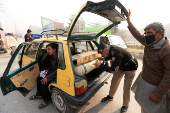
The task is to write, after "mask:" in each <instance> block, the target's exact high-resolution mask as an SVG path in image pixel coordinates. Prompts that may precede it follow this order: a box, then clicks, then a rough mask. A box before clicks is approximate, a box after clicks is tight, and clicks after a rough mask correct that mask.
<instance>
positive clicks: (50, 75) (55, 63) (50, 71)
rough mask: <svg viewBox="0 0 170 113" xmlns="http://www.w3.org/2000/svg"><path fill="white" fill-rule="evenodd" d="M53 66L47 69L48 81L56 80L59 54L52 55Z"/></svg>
mask: <svg viewBox="0 0 170 113" xmlns="http://www.w3.org/2000/svg"><path fill="white" fill-rule="evenodd" d="M50 60H51V66H50V67H49V68H48V69H47V70H48V72H47V80H48V82H50V81H52V80H54V79H55V78H56V75H57V67H58V57H57V54H56V55H54V56H52V57H51V59H50Z"/></svg>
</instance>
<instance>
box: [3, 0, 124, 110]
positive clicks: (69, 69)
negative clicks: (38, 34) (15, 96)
mask: <svg viewBox="0 0 170 113" xmlns="http://www.w3.org/2000/svg"><path fill="white" fill-rule="evenodd" d="M126 14H127V10H126V9H125V8H124V6H123V5H122V4H121V3H120V2H119V1H117V0H106V1H102V2H98V3H93V2H91V1H87V2H86V3H85V4H84V5H83V6H82V8H81V9H80V11H79V12H78V14H77V15H76V16H75V18H74V20H73V22H72V24H71V26H70V29H69V31H68V32H66V31H64V30H62V29H58V30H50V31H44V32H43V33H42V34H43V35H46V37H47V38H41V39H35V40H33V41H32V42H27V43H22V44H20V45H19V46H18V48H17V50H16V51H15V53H14V55H13V56H12V57H11V59H10V61H9V63H8V65H7V68H6V70H5V71H4V74H3V76H2V77H1V79H0V86H1V90H2V93H3V95H7V94H8V93H10V92H12V91H15V90H18V91H19V92H20V93H21V94H22V95H24V96H26V95H27V94H28V93H29V92H30V91H31V90H32V89H33V88H34V87H35V86H36V78H37V77H38V76H39V73H40V70H41V68H42V67H41V66H47V65H41V64H40V60H41V59H43V60H44V61H46V62H49V60H50V59H46V57H45V58H44V56H46V55H47V51H46V45H48V44H49V43H55V44H56V46H57V47H58V49H57V55H58V66H57V68H56V72H57V75H56V79H55V80H53V81H52V82H51V84H50V85H49V87H48V88H49V90H50V91H51V97H52V101H53V104H54V106H55V107H56V108H57V110H58V111H59V112H60V113H71V111H72V109H73V108H77V107H82V106H83V105H85V104H86V102H88V100H89V99H91V98H92V97H93V96H94V94H95V93H96V92H97V91H98V90H99V89H100V88H101V87H102V86H103V84H104V83H105V81H107V80H108V79H109V77H110V76H111V75H112V74H111V73H108V72H106V71H103V70H101V69H100V68H97V67H96V66H95V65H93V64H94V63H95V62H98V60H97V59H98V58H99V57H101V54H98V43H97V42H96V38H98V37H100V36H101V35H102V34H103V33H104V32H106V31H108V30H110V29H111V28H112V27H113V26H117V25H118V24H120V21H124V20H126V18H125V15H126ZM89 17H91V18H90V20H89ZM92 17H93V18H92ZM82 18H83V20H82ZM80 20H81V21H80ZM92 21H93V23H94V22H97V23H98V24H102V25H103V24H104V26H105V27H104V28H103V29H102V30H100V31H98V32H95V33H94V32H93V33H89V32H88V33H87V32H82V31H83V29H85V28H87V27H89V25H90V26H91V24H92V23H91V22H92ZM108 23H110V24H109V25H108ZM98 24H95V25H98ZM78 25H81V26H78ZM50 37H52V38H50Z"/></svg>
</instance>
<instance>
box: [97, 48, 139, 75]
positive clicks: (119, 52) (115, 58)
mask: <svg viewBox="0 0 170 113" xmlns="http://www.w3.org/2000/svg"><path fill="white" fill-rule="evenodd" d="M105 60H111V67H108V66H106V65H104V64H101V65H100V66H99V68H101V69H103V70H104V71H107V72H112V71H117V70H118V69H120V70H122V71H132V70H136V69H137V60H136V59H135V60H134V63H136V64H132V65H131V66H130V67H129V66H128V67H127V64H128V63H130V61H131V60H133V57H132V55H131V54H130V53H129V52H128V51H127V50H125V49H123V48H121V47H118V46H115V45H111V46H110V50H109V55H108V57H107V58H105Z"/></svg>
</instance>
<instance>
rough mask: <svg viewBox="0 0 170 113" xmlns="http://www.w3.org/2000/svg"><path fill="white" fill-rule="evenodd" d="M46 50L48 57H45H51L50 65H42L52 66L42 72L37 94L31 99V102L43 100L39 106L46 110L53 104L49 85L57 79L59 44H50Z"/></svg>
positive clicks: (38, 80) (38, 81)
mask: <svg viewBox="0 0 170 113" xmlns="http://www.w3.org/2000/svg"><path fill="white" fill-rule="evenodd" d="M46 49H47V54H48V55H47V56H45V57H49V56H51V59H50V64H46V63H47V62H43V63H42V64H41V65H50V67H49V68H47V69H45V70H44V71H41V73H40V76H39V77H37V93H36V95H33V96H31V97H30V98H29V99H30V100H35V99H41V98H43V100H44V101H43V102H42V103H41V104H40V105H39V106H38V108H44V107H46V106H47V105H48V104H49V103H50V102H51V93H50V91H49V90H48V85H49V84H50V82H51V81H53V80H54V79H55V78H56V74H57V72H56V70H57V64H58V59H57V44H55V43H50V44H48V45H47V46H46ZM42 60H43V58H42Z"/></svg>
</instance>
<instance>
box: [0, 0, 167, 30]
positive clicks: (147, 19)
mask: <svg viewBox="0 0 170 113" xmlns="http://www.w3.org/2000/svg"><path fill="white" fill-rule="evenodd" d="M86 1H87V0H0V4H3V6H2V5H0V9H4V11H5V12H4V13H2V11H1V10H0V22H1V23H2V22H3V23H6V24H5V25H6V26H11V29H12V28H13V25H12V24H13V23H15V24H16V26H17V28H18V29H19V31H20V32H26V30H27V29H28V27H29V25H37V26H39V27H41V16H44V17H46V18H49V19H51V20H55V19H57V20H58V22H63V23H64V22H68V19H69V17H70V15H71V14H75V13H77V12H78V10H79V9H80V7H81V6H82V5H83V4H84V3H85V2H86ZM91 1H94V2H100V1H101V0H91ZM119 1H120V2H121V3H122V4H123V5H124V6H125V7H126V8H127V9H130V10H131V13H132V16H131V20H132V22H133V23H134V25H135V26H136V27H137V28H138V29H142V28H144V27H145V26H146V25H147V24H149V23H151V22H155V21H157V22H162V23H163V24H164V25H166V24H169V23H170V13H169V11H170V0H119ZM2 7H4V8H2ZM3 15H5V16H3ZM2 16H3V17H2ZM119 28H121V29H127V23H126V21H125V22H122V24H121V25H119ZM4 29H5V28H4ZM8 29H9V28H8Z"/></svg>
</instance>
